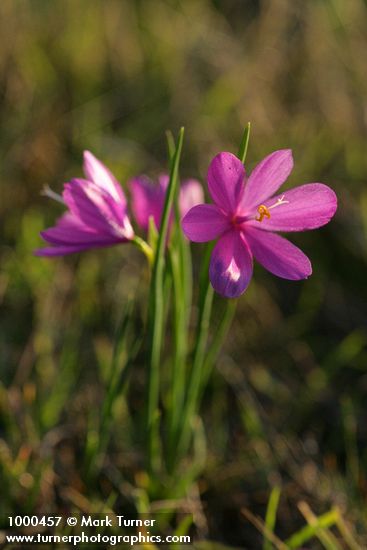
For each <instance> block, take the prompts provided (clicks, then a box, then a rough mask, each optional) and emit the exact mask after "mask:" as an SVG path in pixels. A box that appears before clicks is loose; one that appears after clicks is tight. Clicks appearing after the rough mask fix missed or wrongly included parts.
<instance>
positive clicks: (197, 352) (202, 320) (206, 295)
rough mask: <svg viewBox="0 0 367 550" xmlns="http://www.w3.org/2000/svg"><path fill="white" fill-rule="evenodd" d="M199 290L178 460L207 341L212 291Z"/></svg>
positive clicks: (209, 288) (187, 436)
mask: <svg viewBox="0 0 367 550" xmlns="http://www.w3.org/2000/svg"><path fill="white" fill-rule="evenodd" d="M211 251H212V246H209V247H208V249H207V254H206V259H205V262H204V266H203V271H202V273H205V280H206V278H207V272H208V265H209V260H210V254H211ZM201 288H202V289H203V290H202V291H201V292H200V297H201V299H200V306H199V320H198V327H197V338H196V342H195V349H194V359H193V365H192V369H191V372H190V377H189V382H188V387H187V394H186V395H187V398H186V404H185V408H184V411H183V416H182V423H181V430H180V437H179V442H178V445H177V454H176V456H177V458H180V457H181V456H182V455H184V454H185V453H186V451H187V449H188V446H189V444H190V437H191V427H192V426H191V425H192V420H193V417H194V415H195V413H196V411H197V407H198V401H199V396H200V387H201V379H202V373H203V365H204V360H205V352H206V345H207V341H208V333H209V324H210V315H211V311H212V304H213V296H214V291H213V288H212V286H211V285H210V284H205V285H203V284H202V285H201Z"/></svg>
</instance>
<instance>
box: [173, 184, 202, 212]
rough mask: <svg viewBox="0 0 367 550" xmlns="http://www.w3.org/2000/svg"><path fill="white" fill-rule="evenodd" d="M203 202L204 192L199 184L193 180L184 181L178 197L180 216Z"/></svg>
mask: <svg viewBox="0 0 367 550" xmlns="http://www.w3.org/2000/svg"><path fill="white" fill-rule="evenodd" d="M203 202H204V192H203V188H202V187H201V184H200V183H199V182H198V181H197V180H194V179H190V180H186V181H184V182H183V184H182V185H181V189H180V195H179V204H180V212H181V216H184V215H185V214H186V213H187V212H188V211H189V210H190V208H192V207H193V206H196V205H197V204H201V203H203Z"/></svg>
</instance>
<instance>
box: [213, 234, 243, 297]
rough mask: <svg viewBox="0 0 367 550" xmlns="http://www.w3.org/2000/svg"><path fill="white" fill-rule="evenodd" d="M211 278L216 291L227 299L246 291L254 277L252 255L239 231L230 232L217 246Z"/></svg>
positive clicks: (223, 236) (214, 251)
mask: <svg viewBox="0 0 367 550" xmlns="http://www.w3.org/2000/svg"><path fill="white" fill-rule="evenodd" d="M209 277H210V282H211V284H212V286H213V288H214V290H215V291H216V292H218V293H219V294H221V295H222V296H225V297H226V298H236V297H238V296H240V294H242V293H243V292H244V291H245V290H246V288H247V286H248V284H249V282H250V280H251V277H252V254H251V251H250V249H249V247H248V245H247V243H246V241H245V239H244V237H243V235H242V234H241V233H240V232H239V231H236V230H231V231H228V232H227V233H225V234H224V235H222V236H221V238H220V239H219V241H218V242H217V244H216V245H215V247H214V250H213V252H212V257H211V260H210V268H209Z"/></svg>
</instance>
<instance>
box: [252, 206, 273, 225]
mask: <svg viewBox="0 0 367 550" xmlns="http://www.w3.org/2000/svg"><path fill="white" fill-rule="evenodd" d="M257 211H258V213H259V216H258V217H257V218H255V220H256V221H258V222H262V221H263V219H264V218H270V212H269V208H267V207H266V206H265V204H260V206H258V207H257Z"/></svg>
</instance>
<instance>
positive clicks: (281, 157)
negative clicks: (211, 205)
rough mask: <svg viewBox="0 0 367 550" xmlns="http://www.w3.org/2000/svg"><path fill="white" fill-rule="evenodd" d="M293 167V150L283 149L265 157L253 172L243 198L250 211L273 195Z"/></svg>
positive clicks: (246, 209)
mask: <svg viewBox="0 0 367 550" xmlns="http://www.w3.org/2000/svg"><path fill="white" fill-rule="evenodd" d="M292 168H293V158H292V151H291V150H290V149H282V150H280V151H274V153H271V155H268V156H267V157H265V158H264V159H263V160H262V161H261V162H259V164H258V165H257V166H255V168H254V169H253V171H252V172H251V175H250V177H249V178H248V181H247V184H246V187H245V192H244V195H243V200H242V209H243V210H244V211H248V210H250V209H251V208H253V207H257V206H259V205H260V204H261V203H263V202H264V201H265V200H266V199H268V198H269V197H271V196H272V195H273V194H274V193H275V192H276V191H277V190H278V189H279V187H280V186H281V185H282V184H283V183H284V182H285V180H286V179H287V178H288V176H289V174H290V173H291V171H292Z"/></svg>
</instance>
